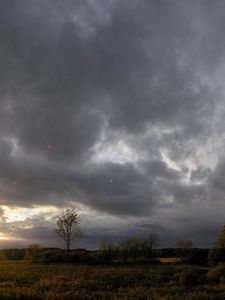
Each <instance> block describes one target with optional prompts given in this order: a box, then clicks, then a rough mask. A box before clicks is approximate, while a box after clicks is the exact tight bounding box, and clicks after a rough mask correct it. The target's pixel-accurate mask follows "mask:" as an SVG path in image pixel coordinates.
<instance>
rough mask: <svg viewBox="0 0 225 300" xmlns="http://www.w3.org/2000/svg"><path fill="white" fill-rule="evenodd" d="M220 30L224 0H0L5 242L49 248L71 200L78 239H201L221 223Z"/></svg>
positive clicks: (0, 178) (224, 140)
mask: <svg viewBox="0 0 225 300" xmlns="http://www.w3.org/2000/svg"><path fill="white" fill-rule="evenodd" d="M224 26H225V3H224V1H222V0H216V1H213V2H212V1H207V0H206V1H205V0H204V1H203V0H198V1H194V0H193V1H184V0H183V1H177V0H176V1H175V0H172V1H166V0H162V1H161V0H160V1H159V0H157V1H156V0H150V1H147V0H143V1H139V0H132V1H130V0H129V1H128V0H122V1H118V0H110V1H108V0H100V1H94V0H86V1H83V0H82V1H81V0H80V1H70V0H65V1H59V0H46V1H44V0H41V1H38V2H37V1H35V0H31V1H25V0H21V1H17V0H10V1H3V0H2V1H0V65H1V68H0V201H1V207H2V208H1V210H0V222H1V235H0V238H1V239H2V241H3V239H5V240H4V245H25V244H27V243H31V242H34V241H37V242H39V243H41V244H45V245H47V244H49V243H50V244H52V245H56V244H57V240H56V237H54V233H53V228H54V223H55V217H56V215H57V212H58V211H59V210H60V209H61V208H64V207H69V206H75V207H78V208H79V209H80V213H81V216H82V218H81V219H82V226H83V227H84V228H85V232H86V235H85V238H84V239H83V245H87V246H90V247H91V246H93V245H94V244H95V242H96V240H97V239H98V238H100V237H103V236H106V237H112V238H113V239H118V238H120V237H122V236H123V235H135V234H137V235H144V234H147V233H148V232H149V231H155V232H158V234H159V235H160V237H161V244H162V245H172V244H173V240H174V238H175V237H176V236H177V235H180V236H182V237H184V238H191V239H193V241H194V242H195V244H196V245H197V246H201V245H209V244H210V243H211V242H212V240H213V238H214V235H215V234H216V232H217V229H218V227H219V226H220V225H221V224H223V223H224V222H225V219H224V215H223V214H222V213H221V211H224V208H225V182H224V176H225V163H224V161H225V155H224V147H225V133H224V132H225V123H224V115H225V88H224V81H225V63H224V61H225V60H224V59H225V54H224V53H225V41H224ZM209 220H210V221H209ZM50 241H51V242H50ZM80 243H81V245H82V241H81V242H80Z"/></svg>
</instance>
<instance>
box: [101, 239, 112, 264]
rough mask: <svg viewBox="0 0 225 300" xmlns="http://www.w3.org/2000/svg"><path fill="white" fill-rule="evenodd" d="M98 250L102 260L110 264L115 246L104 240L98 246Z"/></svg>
mask: <svg viewBox="0 0 225 300" xmlns="http://www.w3.org/2000/svg"><path fill="white" fill-rule="evenodd" d="M98 249H99V251H100V258H101V259H103V260H104V261H107V262H110V261H111V260H112V258H113V251H114V246H113V244H112V243H111V242H110V241H109V240H107V239H105V238H104V239H102V240H101V241H100V242H99V244H98Z"/></svg>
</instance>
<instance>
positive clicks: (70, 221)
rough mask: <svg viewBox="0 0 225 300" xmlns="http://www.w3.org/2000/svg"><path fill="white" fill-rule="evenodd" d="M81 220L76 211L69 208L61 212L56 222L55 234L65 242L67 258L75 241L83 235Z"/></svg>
mask: <svg viewBox="0 0 225 300" xmlns="http://www.w3.org/2000/svg"><path fill="white" fill-rule="evenodd" d="M79 219H80V218H79V216H78V212H77V210H76V209H74V208H67V209H66V210H64V211H62V212H61V214H60V215H59V216H58V218H57V220H56V225H57V228H56V229H55V233H56V234H57V235H58V236H59V237H60V238H61V239H63V241H64V242H65V244H66V253H67V256H68V254H69V251H70V248H71V245H72V243H73V241H74V240H75V239H76V238H78V237H80V236H81V235H82V232H81V229H80V227H79Z"/></svg>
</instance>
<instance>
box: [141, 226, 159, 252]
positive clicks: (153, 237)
mask: <svg viewBox="0 0 225 300" xmlns="http://www.w3.org/2000/svg"><path fill="white" fill-rule="evenodd" d="M158 239H159V238H158V235H157V234H156V233H153V232H152V233H150V234H149V235H148V237H147V238H146V239H144V240H143V241H142V251H143V254H144V256H145V257H147V258H151V257H152V250H153V248H154V247H155V246H156V244H157V242H158Z"/></svg>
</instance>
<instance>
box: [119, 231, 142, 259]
mask: <svg viewBox="0 0 225 300" xmlns="http://www.w3.org/2000/svg"><path fill="white" fill-rule="evenodd" d="M119 249H120V253H121V255H122V258H123V261H124V262H126V261H127V259H128V258H129V257H130V258H132V259H133V260H135V259H136V258H137V257H138V255H139V254H140V251H141V240H140V239H138V238H137V237H135V236H129V237H127V238H125V239H123V240H122V241H121V243H120V245H119Z"/></svg>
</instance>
